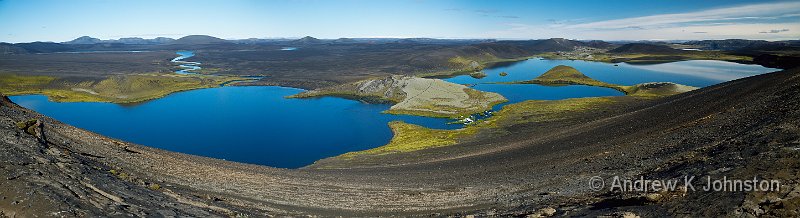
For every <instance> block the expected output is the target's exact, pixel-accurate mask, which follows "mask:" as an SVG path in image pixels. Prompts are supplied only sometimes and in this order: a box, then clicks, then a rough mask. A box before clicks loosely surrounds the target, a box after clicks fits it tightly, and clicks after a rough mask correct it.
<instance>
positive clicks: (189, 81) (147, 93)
mask: <svg viewBox="0 0 800 218" xmlns="http://www.w3.org/2000/svg"><path fill="white" fill-rule="evenodd" d="M237 79H241V78H238V77H226V76H194V75H173V74H168V75H165V74H137V75H121V76H110V77H106V78H82V79H73V78H56V77H52V76H18V75H11V74H0V92H2V93H4V94H6V95H27V94H42V95H46V96H48V97H49V98H50V100H52V101H57V102H111V103H136V102H142V101H147V100H152V99H156V98H160V97H164V96H166V95H169V94H171V93H174V92H179V91H186V90H192V89H201V88H211V87H217V86H219V85H220V84H223V83H225V82H228V81H233V80H237Z"/></svg>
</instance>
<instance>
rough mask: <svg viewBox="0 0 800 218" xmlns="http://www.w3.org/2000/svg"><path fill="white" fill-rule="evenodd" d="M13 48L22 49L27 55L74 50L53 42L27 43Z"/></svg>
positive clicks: (68, 46) (18, 44)
mask: <svg viewBox="0 0 800 218" xmlns="http://www.w3.org/2000/svg"><path fill="white" fill-rule="evenodd" d="M14 45H15V46H18V47H21V48H24V49H25V50H26V51H28V53H51V52H65V51H74V50H75V49H74V48H73V47H72V46H70V45H65V44H61V43H55V42H29V43H17V44H14Z"/></svg>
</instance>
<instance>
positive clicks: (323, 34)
mask: <svg viewBox="0 0 800 218" xmlns="http://www.w3.org/2000/svg"><path fill="white" fill-rule="evenodd" d="M191 34H204V35H212V36H217V37H221V38H226V39H242V38H280V37H286V38H295V37H302V36H306V35H310V36H314V37H318V38H340V37H433V38H496V39H541V38H551V37H563V38H570V39H601V40H672V39H724V38H747V39H767V40H785V39H798V38H800V1H740V0H730V1H699V0H691V1H686V0H673V1H641V0H617V1H500V0H497V1H477V0H475V1H455V0H377V1H374V0H371V1H368V0H335V1H334V0H328V1H325V0H272V1H257V0H226V1H211V0H196V1H163V0H162V1H155V0H137V1H111V0H108V1H101V0H75V1H58V0H49V1H48V0H0V41H3V42H30V41H56V42H61V41H67V40H71V39H74V38H77V37H79V36H84V35H88V36H93V37H97V38H101V39H116V38H120V37H142V38H154V37H157V36H165V37H172V38H178V37H181V36H185V35H191Z"/></svg>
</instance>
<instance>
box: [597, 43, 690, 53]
mask: <svg viewBox="0 0 800 218" xmlns="http://www.w3.org/2000/svg"><path fill="white" fill-rule="evenodd" d="M608 52H609V53H618V54H644V53H646V54H679V53H683V52H685V51H682V50H678V49H674V48H670V47H669V46H666V45H656V44H646V43H630V44H625V45H622V46H620V47H617V48H615V49H611V50H609V51H608Z"/></svg>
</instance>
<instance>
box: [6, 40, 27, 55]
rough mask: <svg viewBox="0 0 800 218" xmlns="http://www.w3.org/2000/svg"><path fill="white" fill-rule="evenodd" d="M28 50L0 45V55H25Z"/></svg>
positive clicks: (7, 44) (9, 45)
mask: <svg viewBox="0 0 800 218" xmlns="http://www.w3.org/2000/svg"><path fill="white" fill-rule="evenodd" d="M27 53H28V50H25V49H24V48H22V47H19V46H17V45H14V44H11V43H0V55H4V54H27Z"/></svg>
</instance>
